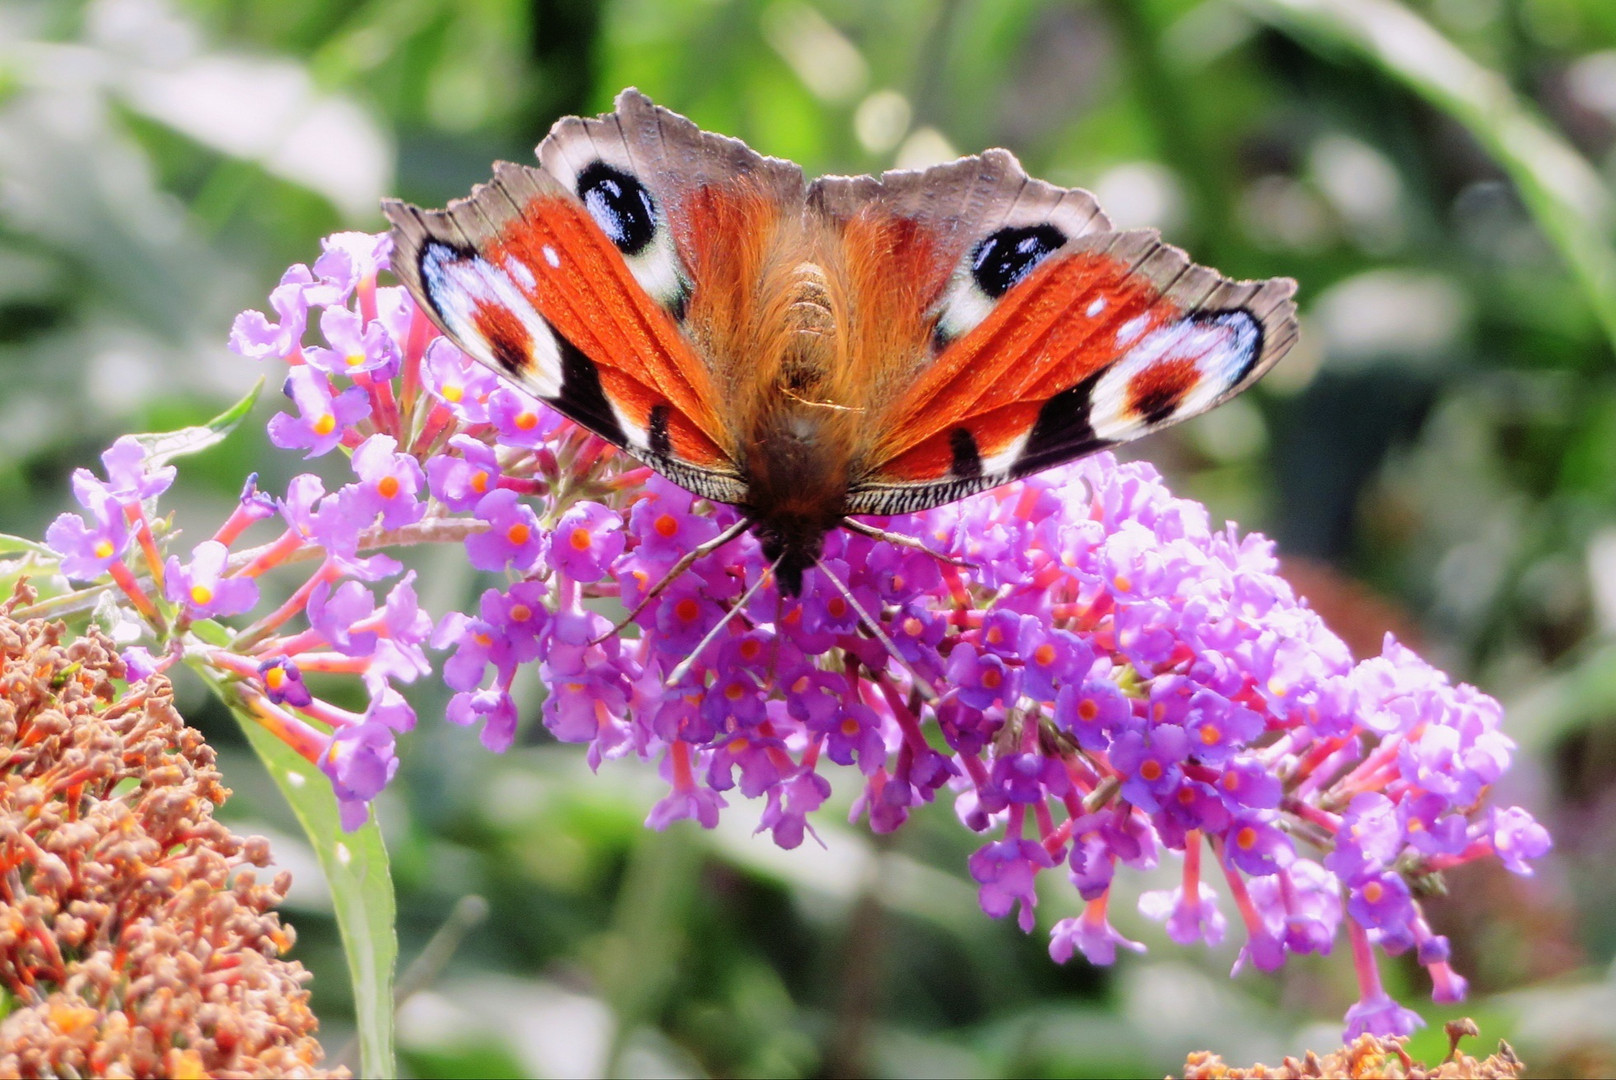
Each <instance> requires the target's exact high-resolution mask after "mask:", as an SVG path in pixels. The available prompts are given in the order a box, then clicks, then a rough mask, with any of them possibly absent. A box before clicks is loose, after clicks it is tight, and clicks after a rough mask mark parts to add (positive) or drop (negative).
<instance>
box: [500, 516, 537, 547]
mask: <svg viewBox="0 0 1616 1080" xmlns="http://www.w3.org/2000/svg"><path fill="white" fill-rule="evenodd" d="M532 535H533V530H532V529H530V528H529V527H528V526H527V524H526V523H525V522H521V521H518V522H517V523H516V524H515V525H512V526H511V527H510V528H508V529H506V530H505V539H507V540H509V541H510V542H511V543H513V544H525V543H527V541H528V537H530V536H532Z"/></svg>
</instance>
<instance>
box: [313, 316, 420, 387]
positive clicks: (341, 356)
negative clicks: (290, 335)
mask: <svg viewBox="0 0 1616 1080" xmlns="http://www.w3.org/2000/svg"><path fill="white" fill-rule="evenodd" d="M320 333H321V334H323V335H324V336H325V339H326V341H328V342H330V343H331V345H332V348H329V349H322V348H310V349H305V350H304V351H303V356H304V359H305V361H306V362H307V363H308V365H309V366H310V367H311V368H314V369H315V370H316V371H320V372H324V373H325V374H326V375H329V376H338V375H341V376H343V377H345V378H353V377H354V376H355V375H369V376H371V377H372V378H374V379H391V378H392V377H393V376H394V375H396V374H397V373H398V368H399V357H398V348H397V346H396V345H394V343H393V339H392V337H391V336H390V335H389V334H388V333H387V328H386V327H385V326H383V325H382V324H381V323H380V322H377V321H374V320H372V322H371V324H370V325H369V326H364V325H362V324H361V322H360V318H359V316H358V315H357V314H355V313H354V312H352V311H349V310H348V309H347V308H341V307H328V308H326V309H325V310H324V311H323V312H321V313H320Z"/></svg>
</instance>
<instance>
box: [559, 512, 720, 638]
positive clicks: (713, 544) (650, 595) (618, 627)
mask: <svg viewBox="0 0 1616 1080" xmlns="http://www.w3.org/2000/svg"><path fill="white" fill-rule="evenodd" d="M751 524H752V521H751V519H750V518H742V519H741V520H739V521H737V522H736V523H735V524H733V525H731V526H730V527H729V528H727V529H725V530H724V531H723V532H721V533H719V534H718V535H717V536H715V537H713V538H712V539H711V540H709V541H707V542H706V543H705V544H697V545H696V546H695V547H693V548H691V549H690V550H689V551H687V552H685V553H684V555H682V556H681V557H680V559H679V561H678V562H676V563H674V564H673V565H672V566H671V567H669V568H668V572H667V573H666V574H663V575H662V580H661V581H658V582H657V583H656V584H655V585H653V586H651V588H650V590H649V591H648V592H647V593H646V594H645V595H644V596H642V597H640V602H639V603H638V604H635V605H634V610H633V611H631V612H629V613H628V614H627V615H625V616H623V617H622V618H621V619H619V620H618V621H617V622H616V623H614V624H613V625H612V628H611V629H610V630H607V631H606V632H605V633H604V634H602V635H600V636H599V637H597V638H594V639H593V640H591V641H590V642H589V644H591V645H599V644H600V643H601V642H603V641H605V640H606V639H607V638H609V637H612V636H614V635H616V634H620V633H622V632H623V627H625V626H627V625H628V624H629V623H631V622H633V621H634V620H635V619H637V618H639V617H640V612H642V611H644V610H645V608H646V606H647V605H648V604H650V603H651V601H653V600H655V599H656V598H657V597H658V596H661V595H662V591H663V590H664V589H666V588H667V587H668V586H669V585H672V584H673V583H674V581H675V580H676V579H677V578H678V577H679V575H680V574H683V573H684V572H685V571H686V570H689V569H690V567H691V566H692V565H694V564H695V562H696V560H697V559H699V558H701V557H703V556H705V555H711V554H712V553H713V552H715V551H717V550H718V549H719V548H721V547H723V546H724V545H725V544H727V543H729V542H730V541H731V540H733V539H735V538H736V537H737V536H739V535H741V534H742V533H743V532H745V531H746V530H747V527H748V526H750V525H751Z"/></svg>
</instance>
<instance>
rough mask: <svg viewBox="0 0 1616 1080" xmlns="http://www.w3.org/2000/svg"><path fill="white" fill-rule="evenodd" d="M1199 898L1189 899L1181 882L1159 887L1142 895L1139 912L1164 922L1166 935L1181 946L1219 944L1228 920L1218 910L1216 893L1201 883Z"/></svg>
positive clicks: (1140, 896)
mask: <svg viewBox="0 0 1616 1080" xmlns="http://www.w3.org/2000/svg"><path fill="white" fill-rule="evenodd" d="M1197 892H1198V893H1199V894H1200V895H1199V898H1198V899H1196V900H1193V901H1192V900H1190V899H1189V896H1188V894H1187V893H1185V891H1184V887H1183V886H1182V885H1180V886H1178V887H1177V888H1173V889H1159V890H1155V891H1151V892H1145V893H1141V894H1140V895H1139V914H1141V915H1143V916H1144V917H1145V918H1147V919H1150V920H1152V921H1154V922H1159V923H1165V924H1166V926H1167V936H1168V937H1169V938H1171V939H1172V940H1173V941H1175V942H1177V943H1178V944H1180V945H1193V944H1194V943H1195V942H1197V941H1205V942H1206V943H1207V944H1208V945H1217V944H1219V943H1220V942H1222V941H1223V934H1224V931H1225V930H1226V929H1227V928H1228V920H1227V919H1225V918H1224V917H1223V912H1221V911H1219V910H1218V897H1217V893H1215V892H1213V891H1212V890H1211V889H1209V888H1207V887H1206V886H1205V885H1202V886H1201V887H1200V888H1199V889H1198V890H1197Z"/></svg>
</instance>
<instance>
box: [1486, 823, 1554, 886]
mask: <svg viewBox="0 0 1616 1080" xmlns="http://www.w3.org/2000/svg"><path fill="white" fill-rule="evenodd" d="M1491 818H1492V822H1491V831H1492V840H1493V850H1494V851H1496V852H1497V853H1498V858H1499V860H1500V861H1501V862H1503V864H1504V868H1505V869H1507V870H1508V871H1509V872H1510V873H1512V874H1520V875H1521V876H1523V877H1530V876H1531V874H1532V868H1531V867H1530V866H1528V865H1527V864H1526V860H1527V859H1537V858H1541V857H1542V856H1544V855H1547V854H1548V852H1549V849H1550V848H1551V847H1553V846H1554V844H1553V841H1551V840H1550V839H1549V831H1548V830H1547V829H1545V828H1544V827H1543V826H1541V825H1539V824H1538V823H1537V822H1536V821H1535V820H1533V818H1532V815H1531V814H1529V813H1527V812H1526V811H1525V810H1522V809H1521V808H1520V807H1518V806H1511V807H1509V808H1508V809H1505V810H1498V809H1494V810H1492V812H1491Z"/></svg>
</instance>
